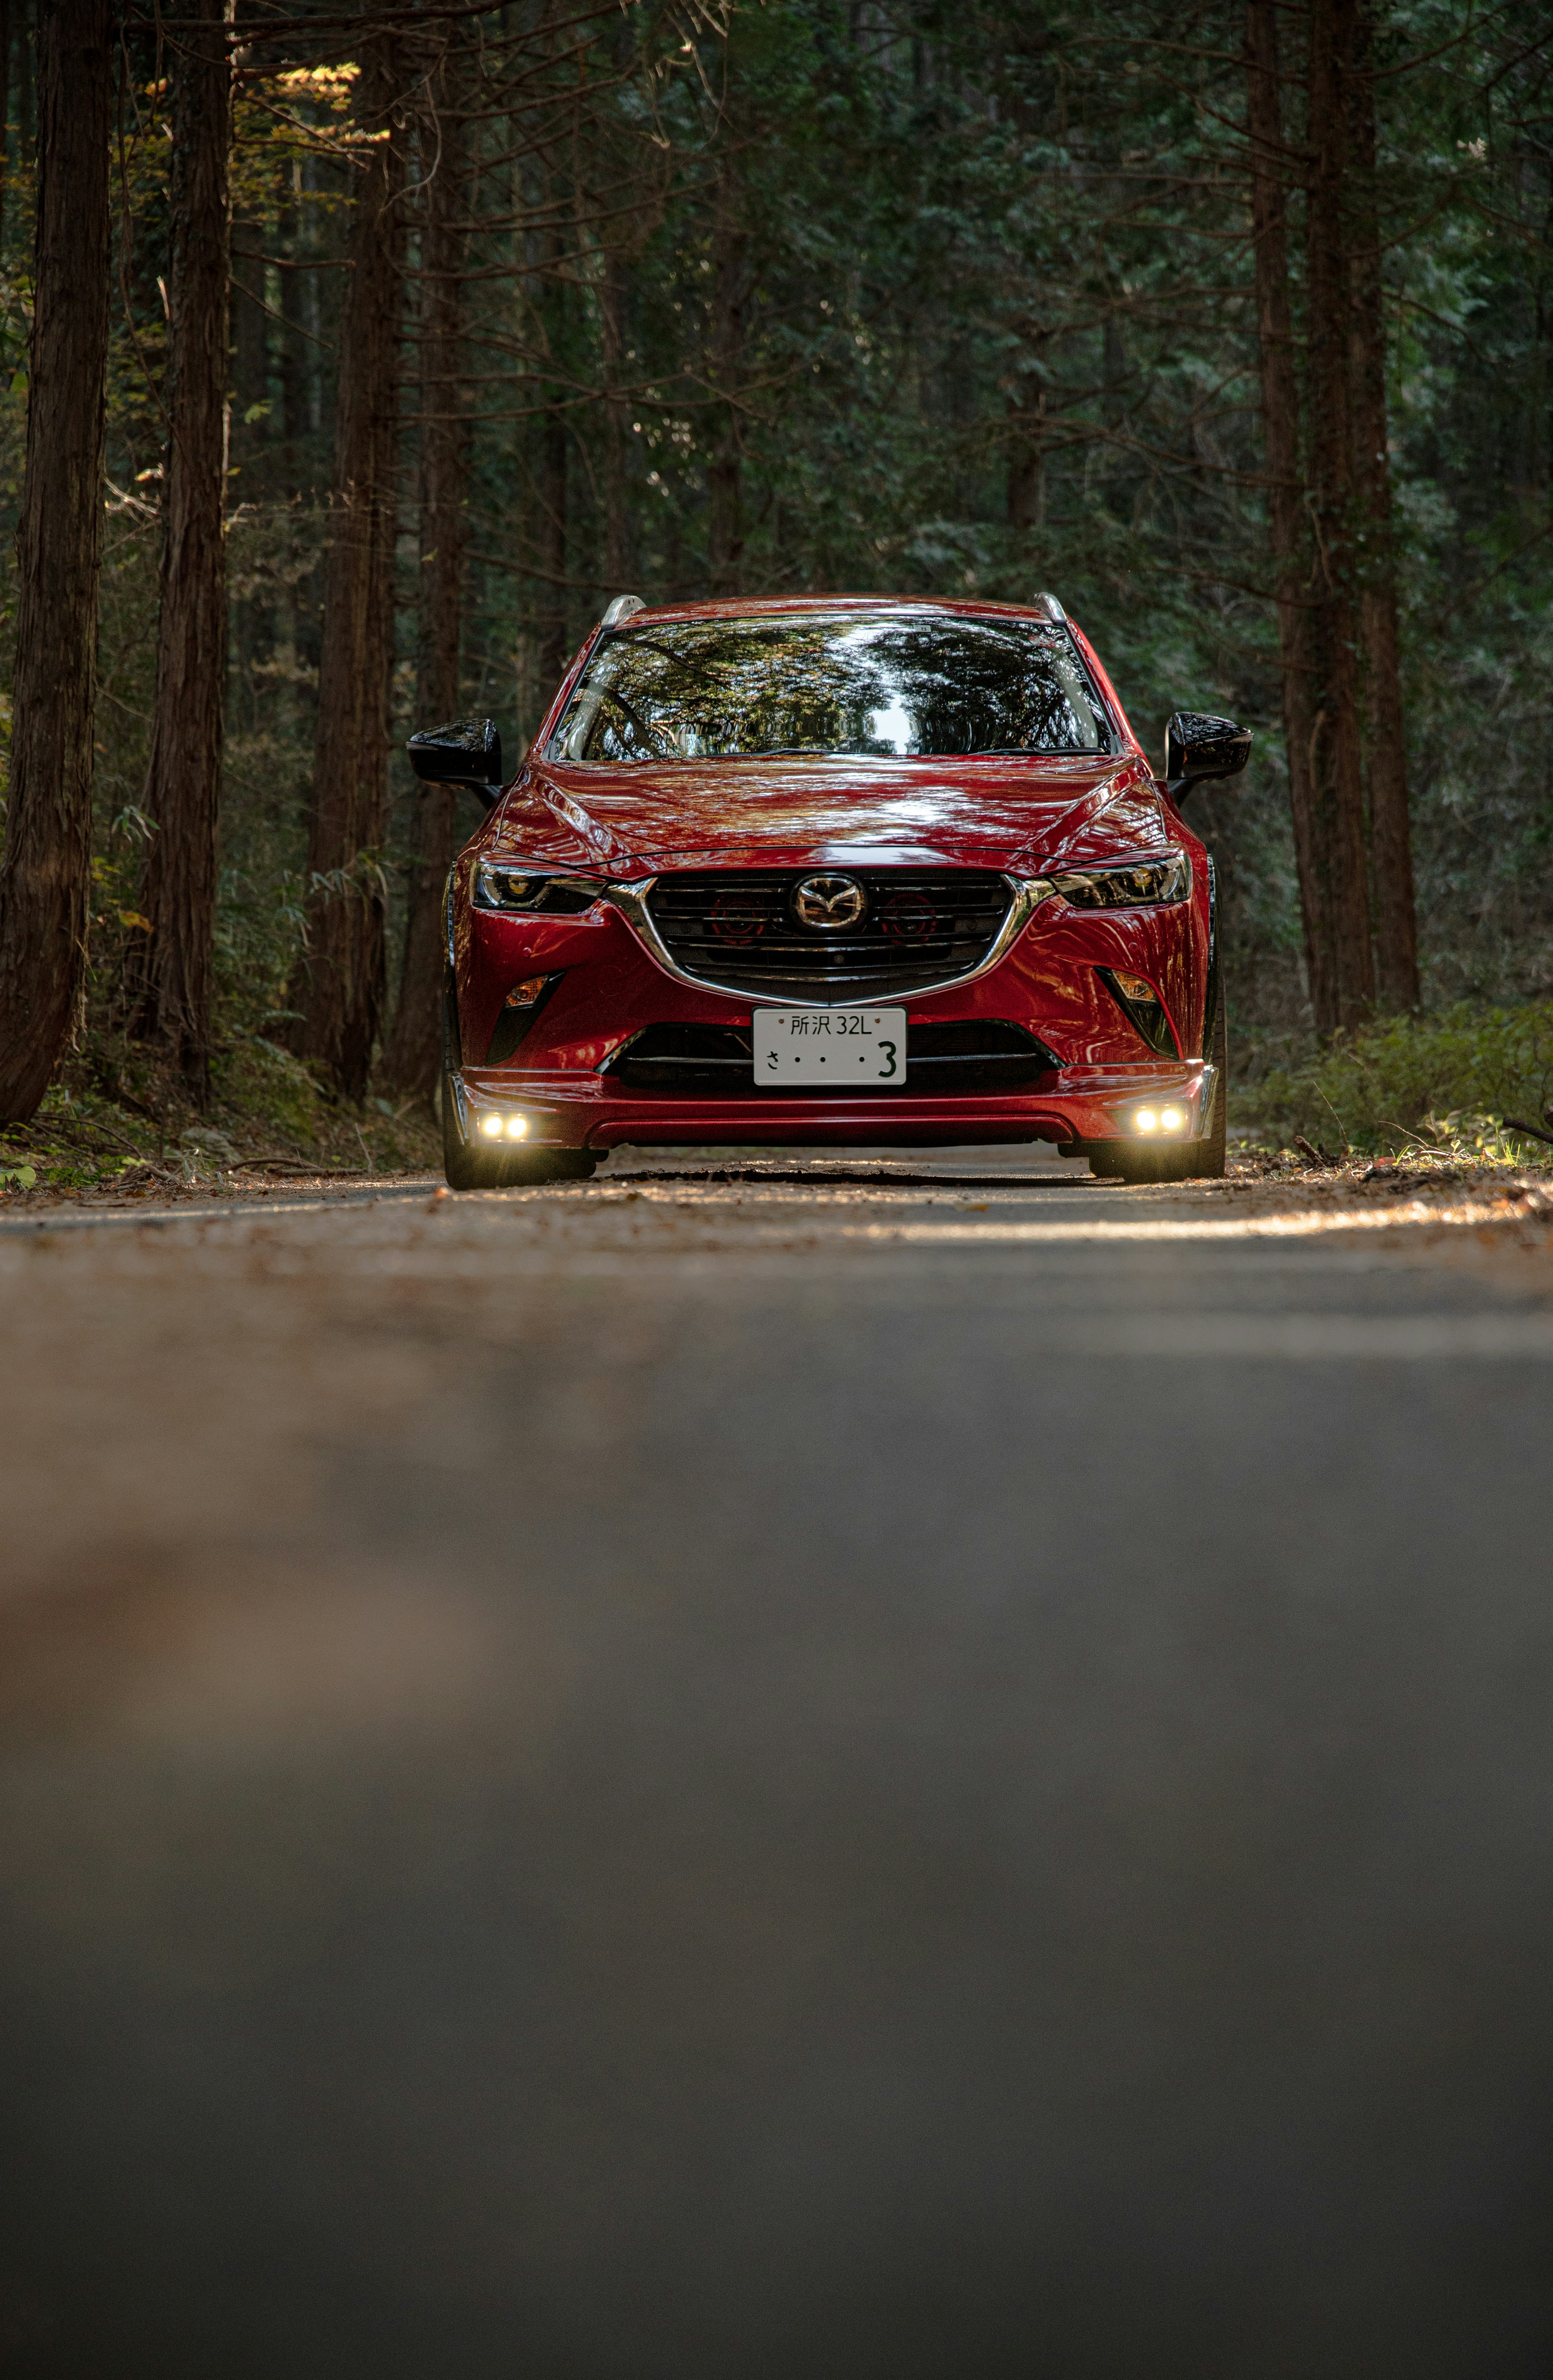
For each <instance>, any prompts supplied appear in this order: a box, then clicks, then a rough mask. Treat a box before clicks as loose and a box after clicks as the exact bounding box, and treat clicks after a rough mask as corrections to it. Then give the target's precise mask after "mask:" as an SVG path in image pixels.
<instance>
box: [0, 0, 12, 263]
mask: <svg viewBox="0 0 1553 2380" xmlns="http://www.w3.org/2000/svg"><path fill="white" fill-rule="evenodd" d="M10 123H11V0H0V234H3V233H4V231H5V228H6V184H7V182H8V181H9V180H10V164H11V142H10Z"/></svg>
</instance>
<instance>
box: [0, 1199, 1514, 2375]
mask: <svg viewBox="0 0 1553 2380" xmlns="http://www.w3.org/2000/svg"><path fill="white" fill-rule="evenodd" d="M629 1161H630V1160H621V1159H618V1158H617V1160H615V1161H614V1166H613V1168H612V1170H611V1172H608V1173H606V1174H605V1175H603V1176H601V1179H600V1180H599V1182H597V1183H595V1184H590V1185H573V1186H570V1187H566V1188H561V1189H555V1190H550V1191H531V1192H524V1193H518V1194H512V1195H508V1196H486V1197H473V1198H465V1199H451V1198H447V1197H443V1198H441V1199H433V1198H431V1196H430V1195H429V1193H430V1189H431V1185H430V1184H422V1185H420V1186H419V1188H416V1189H413V1190H409V1191H400V1192H398V1193H397V1194H394V1193H390V1194H388V1195H384V1196H382V1198H381V1199H379V1200H378V1201H377V1202H376V1203H363V1202H361V1201H356V1202H341V1201H338V1200H335V1201H327V1200H309V1199H308V1198H306V1197H300V1196H297V1197H290V1198H286V1197H277V1198H275V1199H273V1200H272V1201H271V1202H270V1204H269V1206H268V1208H257V1207H244V1208H240V1209H237V1210H234V1211H231V1212H225V1211H223V1212H220V1213H217V1212H214V1211H213V1210H207V1211H205V1212H204V1213H203V1214H187V1213H186V1214H182V1215H179V1216H178V1217H176V1219H174V1220H169V1221H167V1222H165V1223H164V1224H163V1225H160V1226H156V1225H152V1224H147V1223H142V1222H140V1221H103V1222H97V1223H86V1224H83V1223H79V1222H75V1223H72V1222H69V1221H64V1222H61V1223H58V1224H54V1223H49V1224H47V1225H46V1226H45V1227H43V1228H38V1227H37V1226H36V1225H35V1224H33V1223H31V1222H30V1221H23V1222H21V1223H19V1224H18V1225H15V1226H14V1227H13V1226H12V1225H10V1224H8V1223H7V1224H6V1225H5V1226H4V1227H0V1471H3V1475H4V1479H3V1485H4V1521H3V1535H0V1549H3V1560H4V1569H5V1576H6V1594H5V1597H4V1601H3V1603H0V1630H3V1634H4V1644H3V1646H0V1699H3V1703H4V1713H3V1718H0V1888H3V1899H0V2160H3V2202H0V2373H3V2374H4V2375H5V2380H88V2375H90V2380H142V2375H146V2380H151V2375H155V2380H401V2375H403V2380H979V2376H980V2375H989V2380H1001V2375H1005V2374H1006V2375H1009V2380H1014V2375H1018V2380H1092V2375H1093V2380H1155V2375H1175V2374H1180V2375H1183V2380H1219V2375H1226V2380H1317V2375H1318V2376H1319V2380H1348V2375H1353V2380H1361V2375H1362V2376H1363V2380H1389V2375H1392V2374H1395V2375H1398V2380H1434V2375H1440V2380H1479V2376H1480V2375H1481V2380H1521V2375H1524V2380H1534V2375H1537V2380H1540V2375H1545V2374H1547V2373H1548V2372H1549V2371H1550V2370H1553V2022H1550V2020H1549V2007H1550V2005H1553V1957H1550V1953H1553V1577H1550V1570H1553V1565H1550V1562H1549V1556H1548V1548H1549V1536H1550V1529H1553V1496H1550V1492H1549V1461H1548V1454H1549V1424H1550V1422H1553V1255H1550V1253H1549V1248H1548V1245H1547V1229H1546V1227H1545V1226H1541V1225H1539V1226H1535V1227H1532V1226H1525V1225H1517V1224H1516V1223H1515V1222H1514V1221H1513V1220H1501V1216H1502V1214H1503V1213H1504V1211H1505V1210H1504V1209H1503V1208H1494V1207H1492V1205H1491V1202H1490V1207H1488V1208H1481V1209H1479V1208H1473V1206H1472V1204H1471V1201H1470V1200H1468V1201H1466V1202H1465V1203H1463V1202H1462V1200H1458V1201H1457V1203H1456V1207H1455V1208H1454V1209H1450V1201H1449V1199H1447V1200H1446V1201H1445V1205H1444V1208H1442V1210H1441V1211H1440V1212H1438V1213H1436V1214H1433V1215H1432V1216H1430V1215H1425V1216H1423V1217H1421V1218H1414V1219H1413V1220H1411V1221H1410V1220H1407V1218H1406V1216H1405V1214H1404V1213H1403V1212H1402V1210H1401V1208H1398V1209H1397V1210H1396V1213H1395V1214H1392V1213H1391V1210H1389V1209H1388V1210H1382V1209H1381V1208H1378V1207H1376V1208H1366V1209H1365V1211H1363V1212H1355V1213H1354V1214H1353V1215H1345V1214H1343V1213H1342V1212H1341V1211H1340V1210H1338V1209H1336V1208H1318V1207H1313V1206H1311V1205H1310V1204H1309V1202H1306V1203H1305V1205H1304V1206H1303V1207H1302V1206H1300V1205H1299V1204H1298V1203H1297V1202H1296V1203H1295V1204H1294V1205H1292V1206H1291V1205H1290V1204H1289V1202H1287V1201H1284V1202H1283V1203H1282V1204H1280V1200H1279V1198H1278V1197H1277V1196H1274V1195H1273V1194H1272V1193H1271V1192H1260V1193H1256V1194H1255V1195H1253V1194H1252V1193H1250V1192H1249V1191H1248V1192H1247V1193H1246V1194H1245V1195H1244V1196H1235V1195H1226V1194H1223V1193H1217V1194H1210V1193H1208V1192H1207V1191H1200V1192H1199V1191H1176V1192H1165V1191H1158V1190H1141V1191H1139V1190H1126V1189H1122V1188H1119V1187H1115V1186H1111V1185H1106V1184H1093V1183H1089V1182H1087V1181H1083V1180H1080V1181H1074V1180H1073V1179H1072V1178H1071V1176H1072V1173H1073V1171H1074V1169H1072V1168H1067V1169H1063V1170H1062V1171H1059V1170H1057V1169H1056V1167H1055V1164H1053V1166H1052V1168H1051V1169H1050V1171H1049V1175H1048V1177H1047V1178H1044V1179H1043V1178H1041V1177H1040V1176H1039V1175H1038V1173H1036V1172H1031V1171H1030V1170H1029V1168H1028V1166H1027V1163H1026V1156H1025V1152H1018V1153H1017V1162H1015V1163H1011V1161H1010V1160H1009V1158H1008V1157H1007V1156H1003V1157H1002V1158H1001V1159H998V1160H996V1162H994V1160H993V1157H992V1156H991V1155H989V1156H988V1157H987V1158H986V1160H985V1161H984V1160H983V1159H982V1158H981V1157H980V1156H979V1155H978V1153H977V1152H962V1153H960V1154H959V1155H958V1156H956V1157H955V1158H952V1159H945V1158H942V1157H940V1158H937V1159H935V1160H932V1163H931V1166H928V1167H925V1168H918V1169H917V1170H918V1171H923V1170H927V1171H929V1172H932V1171H933V1170H934V1169H936V1173H935V1178H933V1179H931V1180H928V1181H926V1182H920V1181H919V1182H916V1183H913V1182H911V1181H909V1180H904V1179H897V1180H896V1181H895V1182H894V1184H892V1185H891V1184H881V1183H880V1182H878V1181H873V1182H869V1181H867V1180H864V1181H862V1182H858V1183H851V1184H848V1183H845V1182H840V1181H828V1182H826V1181H816V1180H814V1179H807V1180H804V1179H799V1180H782V1179H767V1180H763V1181H753V1182H752V1181H741V1180H738V1179H730V1180H727V1181H724V1182H721V1183H719V1182H715V1181H710V1182H709V1181H691V1180H683V1179H678V1180H676V1179H675V1178H674V1177H673V1172H672V1171H670V1172H665V1171H663V1170H662V1166H663V1164H664V1163H666V1162H667V1160H663V1161H661V1164H660V1170H659V1171H658V1172H657V1173H656V1174H651V1175H649V1176H648V1177H647V1178H644V1179H641V1180H637V1181H633V1180H632V1179H630V1178H629V1174H628V1172H626V1171H623V1170H621V1169H622V1167H623V1166H628V1164H629ZM685 1162H686V1163H693V1162H694V1160H685ZM838 1166H839V1170H841V1171H843V1172H844V1171H845V1166H844V1161H841V1160H838ZM897 1166H898V1169H899V1168H903V1167H904V1171H905V1172H908V1173H909V1172H910V1171H911V1170H912V1166H911V1160H897ZM831 1170H832V1171H835V1170H837V1169H836V1168H832V1169H831ZM864 1170H865V1171H866V1169H864ZM977 1172H989V1173H990V1174H991V1176H992V1178H991V1179H990V1180H989V1182H987V1183H985V1184H983V1183H978V1182H977V1181H975V1180H966V1179H965V1177H966V1176H974V1175H976V1174H977ZM1447 1210H1449V1211H1447Z"/></svg>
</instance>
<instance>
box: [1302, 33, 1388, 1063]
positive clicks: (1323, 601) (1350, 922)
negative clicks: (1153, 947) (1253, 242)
mask: <svg viewBox="0 0 1553 2380" xmlns="http://www.w3.org/2000/svg"><path fill="white" fill-rule="evenodd" d="M1356 18H1357V0H1310V67H1309V83H1308V89H1309V121H1308V126H1307V145H1308V147H1309V149H1310V152H1311V180H1310V191H1309V198H1308V201H1307V205H1306V210H1305V358H1306V363H1305V422H1306V428H1307V431H1308V449H1309V463H1310V491H1311V508H1312V522H1313V528H1314V531H1315V537H1316V573H1315V578H1314V582H1313V583H1314V589H1315V603H1314V607H1313V628H1314V638H1313V642H1314V647H1315V663H1316V706H1317V707H1316V718H1315V722H1314V723H1313V726H1312V730H1311V770H1312V775H1313V777H1314V780H1315V789H1316V806H1317V832H1318V834H1319V836H1320V838H1321V841H1322V843H1323V844H1324V846H1325V848H1326V851H1327V854H1328V866H1329V873H1330V883H1331V918H1332V954H1333V962H1334V974H1335V984H1334V997H1333V1000H1332V1003H1331V1009H1330V1012H1329V1015H1328V1016H1327V1017H1325V1018H1323V1017H1321V1016H1320V1015H1318V1016H1317V1020H1316V1021H1317V1025H1318V1026H1320V1027H1321V1029H1323V1030H1330V1029H1332V1027H1334V1026H1342V1027H1352V1026H1356V1025H1360V1024H1362V1023H1363V1022H1364V1020H1365V1018H1366V1017H1367V1016H1368V1015H1369V1014H1371V1012H1372V1010H1373V1008H1374V1005H1375V966H1374V960H1373V955H1372V951H1371V943H1370V915H1369V866H1368V860H1367V856H1366V854H1365V784H1364V757H1363V746H1362V741H1361V728H1360V711H1359V644H1358V632H1359V621H1358V610H1359V604H1358V584H1357V570H1356V557H1355V553H1354V550H1353V517H1354V487H1353V408H1352V406H1351V404H1350V401H1349V377H1348V374H1349V355H1348V346H1349V334H1348V257H1347V240H1346V233H1347V229H1348V226H1347V223H1346V212H1347V210H1346V206H1345V198H1346V191H1345V187H1344V184H1345V176H1346V173H1347V168H1348V165H1349V138H1350V128H1349V122H1348V86H1349V77H1350V71H1351V68H1352V64H1353V55H1354V42H1355V32H1356Z"/></svg>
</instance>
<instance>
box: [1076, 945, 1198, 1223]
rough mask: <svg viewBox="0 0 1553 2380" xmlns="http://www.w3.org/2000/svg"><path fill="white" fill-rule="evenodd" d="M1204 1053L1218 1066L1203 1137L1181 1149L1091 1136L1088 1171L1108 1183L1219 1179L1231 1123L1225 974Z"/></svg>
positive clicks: (1189, 1142)
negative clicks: (1095, 1138) (1092, 1137)
mask: <svg viewBox="0 0 1553 2380" xmlns="http://www.w3.org/2000/svg"><path fill="white" fill-rule="evenodd" d="M1204 1054H1205V1055H1206V1057H1207V1061H1208V1063H1209V1064H1210V1065H1211V1066H1212V1067H1213V1070H1214V1075H1213V1106H1212V1109H1211V1111H1210V1114H1209V1122H1208V1128H1207V1132H1206V1133H1205V1134H1204V1135H1203V1136H1202V1138H1201V1139H1200V1140H1188V1141H1185V1142H1183V1144H1182V1145H1181V1147H1177V1148H1160V1147H1158V1146H1157V1145H1156V1146H1155V1147H1152V1148H1149V1147H1140V1146H1139V1145H1138V1143H1137V1142H1136V1141H1132V1140H1097V1141H1092V1142H1091V1143H1090V1145H1089V1148H1088V1150H1087V1152H1086V1154H1087V1156H1088V1159H1089V1171H1090V1172H1091V1173H1093V1174H1097V1175H1098V1177H1099V1178H1100V1180H1101V1181H1104V1182H1216V1181H1218V1180H1219V1178H1220V1177H1221V1175H1222V1174H1223V1172H1224V1161H1225V1149H1226V1147H1227V1126H1228V1122H1229V1087H1230V1085H1229V1073H1230V1034H1229V1026H1228V1022H1227V1019H1226V1017H1225V1014H1224V979H1223V977H1222V976H1220V977H1219V982H1218V985H1217V987H1216V989H1215V991H1214V1001H1213V1023H1212V1025H1211V1026H1209V1028H1208V1033H1207V1041H1206V1044H1205V1050H1204Z"/></svg>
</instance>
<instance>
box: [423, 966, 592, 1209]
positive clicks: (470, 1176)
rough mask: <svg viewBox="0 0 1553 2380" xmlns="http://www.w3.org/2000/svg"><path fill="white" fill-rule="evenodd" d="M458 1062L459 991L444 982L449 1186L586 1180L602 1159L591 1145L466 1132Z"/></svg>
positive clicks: (507, 1186)
mask: <svg viewBox="0 0 1553 2380" xmlns="http://www.w3.org/2000/svg"><path fill="white" fill-rule="evenodd" d="M457 1062H458V995H457V993H456V991H455V989H454V986H453V982H452V979H451V977H450V978H449V979H448V981H447V982H446V983H445V984H444V985H443V1172H444V1173H445V1174H446V1176H447V1186H448V1188H449V1189H450V1190H514V1189H516V1188H517V1186H518V1184H520V1183H525V1182H586V1181H587V1180H588V1176H589V1174H591V1173H595V1172H597V1171H598V1169H599V1165H600V1163H601V1160H600V1159H599V1158H597V1157H595V1156H594V1154H593V1152H592V1150H591V1149H588V1148H500V1149H498V1148H482V1147H480V1145H479V1142H478V1141H473V1140H469V1139H468V1138H467V1137H466V1135H465V1132H464V1126H463V1123H462V1122H461V1121H460V1118H459V1113H458V1099H457V1097H456V1094H455V1090H454V1087H453V1071H454V1068H455V1065H456V1063H457Z"/></svg>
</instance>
